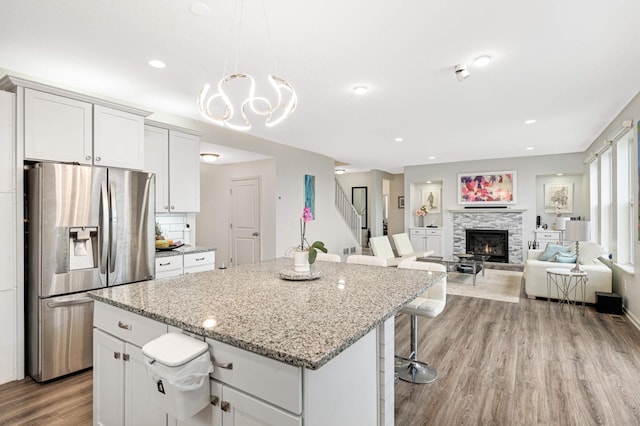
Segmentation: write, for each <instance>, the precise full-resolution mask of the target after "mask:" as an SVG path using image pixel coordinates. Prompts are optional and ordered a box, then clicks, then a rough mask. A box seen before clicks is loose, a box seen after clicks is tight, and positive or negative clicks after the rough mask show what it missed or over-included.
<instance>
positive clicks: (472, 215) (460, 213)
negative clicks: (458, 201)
mask: <svg viewBox="0 0 640 426" xmlns="http://www.w3.org/2000/svg"><path fill="white" fill-rule="evenodd" d="M524 211H525V210H516V209H464V210H450V212H451V214H452V216H453V252H454V253H465V252H466V240H465V239H466V237H465V234H466V229H467V228H474V229H507V230H509V263H515V264H519V265H521V264H523V263H524V253H523V243H522V241H523V225H522V222H523V213H524Z"/></svg>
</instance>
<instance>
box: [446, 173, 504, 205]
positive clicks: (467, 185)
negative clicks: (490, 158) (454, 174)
mask: <svg viewBox="0 0 640 426" xmlns="http://www.w3.org/2000/svg"><path fill="white" fill-rule="evenodd" d="M516 188H517V185H516V172H515V171H506V172H477V173H460V174H458V204H466V205H504V204H515V203H516Z"/></svg>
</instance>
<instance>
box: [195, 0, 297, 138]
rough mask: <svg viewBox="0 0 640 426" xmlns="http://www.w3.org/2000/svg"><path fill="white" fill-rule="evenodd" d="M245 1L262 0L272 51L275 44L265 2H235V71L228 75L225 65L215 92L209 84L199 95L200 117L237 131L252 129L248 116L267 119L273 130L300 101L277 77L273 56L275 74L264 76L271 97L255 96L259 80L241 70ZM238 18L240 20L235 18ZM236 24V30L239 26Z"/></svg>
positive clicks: (290, 86)
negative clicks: (241, 40)
mask: <svg viewBox="0 0 640 426" xmlns="http://www.w3.org/2000/svg"><path fill="white" fill-rule="evenodd" d="M245 1H248V2H253V3H256V2H258V1H260V3H261V5H262V12H263V15H264V21H265V26H266V30H267V35H268V39H269V44H270V48H271V51H272V52H273V42H272V40H271V30H270V29H269V22H268V21H267V13H266V8H265V6H264V1H263V0H236V2H235V6H234V16H233V21H232V32H234V31H235V32H236V37H235V68H234V70H233V72H232V73H230V74H227V70H226V65H225V69H224V71H223V75H224V76H223V77H222V79H220V81H218V83H217V85H216V88H215V90H216V91H215V92H213V91H212V92H211V93H210V90H211V85H210V84H208V83H206V84H205V85H204V86H203V87H202V90H201V91H200V94H199V96H198V100H197V105H198V111H199V112H200V114H201V115H202V116H203V117H204V118H205V119H207V120H208V121H210V122H212V123H215V124H218V125H222V126H226V127H229V128H231V129H235V130H249V129H250V128H251V122H250V120H249V116H248V115H247V113H253V114H255V115H259V116H264V117H265V121H264V124H265V126H267V127H273V126H275V125H277V124H279V123H281V122H282V121H283V120H284V119H285V118H287V117H289V115H291V114H292V113H293V111H294V110H295V109H296V106H297V102H298V98H297V96H296V92H295V90H294V89H293V86H292V85H291V84H290V83H289V82H288V81H286V80H285V79H283V78H281V77H278V76H277V74H278V69H277V65H276V61H275V54H274V61H273V62H274V74H270V75H267V76H266V77H264V78H265V79H266V81H267V82H268V83H269V87H270V89H271V90H270V92H271V97H270V98H267V97H265V96H262V95H263V94H261V95H257V94H256V80H255V79H254V77H253V76H251V75H250V74H248V73H244V72H239V71H238V62H239V45H240V36H241V35H242V34H241V32H242V17H243V12H244V3H245ZM236 18H237V19H236ZM236 22H237V24H238V25H237V28H235V27H236V25H235V24H236Z"/></svg>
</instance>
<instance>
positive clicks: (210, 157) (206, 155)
mask: <svg viewBox="0 0 640 426" xmlns="http://www.w3.org/2000/svg"><path fill="white" fill-rule="evenodd" d="M218 158H220V155H218V154H213V153H210V152H203V153H201V154H200V159H201V160H202V161H204V162H206V163H215V162H216V160H217V159H218Z"/></svg>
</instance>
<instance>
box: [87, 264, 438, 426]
mask: <svg viewBox="0 0 640 426" xmlns="http://www.w3.org/2000/svg"><path fill="white" fill-rule="evenodd" d="M292 262H293V261H292V259H276V260H270V261H264V262H261V263H258V264H253V265H241V266H238V267H234V268H231V269H225V270H215V271H209V272H203V273H198V274H189V275H185V276H182V277H177V278H167V279H162V280H155V281H146V282H141V283H137V284H132V285H127V286H122V287H114V288H108V289H104V290H98V291H95V292H92V293H91V297H93V298H94V299H95V300H96V302H97V303H96V315H95V320H94V333H96V332H101V330H102V329H106V330H102V331H106V333H107V334H110V335H113V336H115V337H119V338H121V339H124V340H125V341H126V340H127V337H126V336H124V337H122V336H121V335H119V333H120V332H122V331H124V332H130V333H132V334H136V333H135V332H134V330H133V328H135V325H134V326H133V327H130V329H129V330H126V326H125V327H124V328H123V326H122V323H123V321H122V320H120V319H118V315H122V316H123V318H125V319H127V320H128V321H129V322H135V321H136V320H140V321H146V322H148V323H149V324H148V325H149V327H151V328H153V327H155V326H156V325H158V327H159V328H158V330H161V331H159V332H163V331H164V330H166V331H164V332H167V331H184V332H188V333H191V334H193V335H195V336H196V337H200V338H204V339H206V341H207V343H208V344H209V350H210V352H211V355H212V357H213V358H214V359H215V362H214V365H215V367H214V372H213V373H212V374H211V378H212V380H211V389H212V398H213V395H214V388H215V389H222V390H221V392H223V393H225V395H228V398H227V397H225V396H222V400H223V401H224V402H226V401H225V400H226V399H233V398H232V397H233V396H234V395H235V397H236V398H235V399H234V401H236V403H235V404H231V405H229V404H228V403H227V405H226V406H225V407H223V408H222V409H223V411H224V412H225V413H223V414H224V415H229V412H231V413H233V412H234V410H237V413H236V415H237V416H240V413H241V412H242V415H249V416H255V417H257V418H260V419H261V420H263V421H265V419H266V418H267V417H268V415H267V414H266V411H264V410H268V409H272V411H273V410H275V411H277V412H278V413H280V412H281V413H280V414H282V415H284V416H285V417H286V419H287V423H289V424H302V423H303V422H304V425H305V426H309V425H326V424H332V425H339V424H345V425H347V424H348V425H355V424H363V425H373V424H393V386H394V381H393V356H394V343H393V339H394V330H393V328H394V327H393V326H394V315H395V314H396V313H397V312H398V311H399V310H400V309H401V308H402V306H404V305H405V304H406V303H408V302H410V301H411V300H413V299H414V298H415V297H417V296H418V295H419V294H421V293H422V292H424V291H425V290H426V289H428V288H429V287H430V286H431V285H433V283H434V282H436V281H437V280H439V279H441V278H442V275H443V274H441V273H437V272H428V271H420V270H410V269H396V268H381V267H374V266H364V265H351V264H345V263H333V262H318V263H317V264H316V265H315V267H316V268H317V270H316V273H317V274H318V275H320V278H318V279H315V280H312V281H286V280H283V279H281V278H280V272H281V271H283V270H287V269H290V268H291V266H292ZM105 311H108V312H107V313H108V314H109V315H106V314H103V313H102V312H105ZM112 317H113V318H112ZM105 318H109V319H113V321H117V322H118V326H119V327H120V329H119V328H118V327H116V326H114V328H113V331H110V329H109V327H110V326H109V325H108V324H106V322H107V321H106V319H105ZM125 325H126V321H125ZM145 327H146V325H145V324H142V325H140V326H139V327H138V332H140V330H141V329H144V328H145ZM149 336H150V335H149ZM151 337H152V336H151ZM148 338H149V337H147V336H144V333H143V334H141V335H138V336H137V337H135V338H132V340H131V342H130V343H131V344H132V345H136V346H142V345H144V344H145V343H146V342H145V341H144V340H145V339H148ZM136 339H137V340H136ZM95 341H96V339H95V338H94V345H95V344H96V343H95ZM98 341H99V340H98ZM94 354H99V351H96V350H94ZM94 357H97V358H96V359H94V424H95V423H96V421H97V419H98V417H99V416H97V413H96V410H100V404H101V401H100V397H101V395H103V394H104V392H106V391H113V392H116V393H117V391H118V390H117V389H103V390H102V392H101V391H100V386H101V383H100V378H101V377H104V375H105V374H106V373H107V372H106V371H105V368H107V367H106V366H103V365H101V361H102V360H101V359H100V357H99V356H98V355H94ZM229 364H232V365H233V367H232V368H231V369H229V368H225V367H228V366H229ZM96 382H97V383H96ZM103 382H104V380H103ZM96 386H98V388H96ZM127 389H131V387H129V388H127ZM122 392H124V389H123V390H122ZM238 395H240V396H242V397H244V398H246V399H247V400H248V401H249V402H246V403H245V402H242V401H244V400H241V401H238V398H237V396H238ZM131 397H132V396H131V395H128V396H127V398H131ZM213 399H215V398H213ZM216 402H217V400H216ZM212 404H213V400H212ZM216 405H217V404H216ZM234 405H235V406H234ZM265 407H266V408H265ZM225 408H226V410H225ZM212 410H215V407H214V408H212ZM252 411H253V413H252ZM221 415H222V414H221ZM215 416H216V413H215V412H214V413H213V414H212V418H213V419H214V420H213V423H212V424H217V423H216V421H215V418H216V417H215ZM278 419H279V420H274V421H275V422H282V421H283V420H282V419H281V418H278ZM266 423H267V424H269V422H268V421H266Z"/></svg>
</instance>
